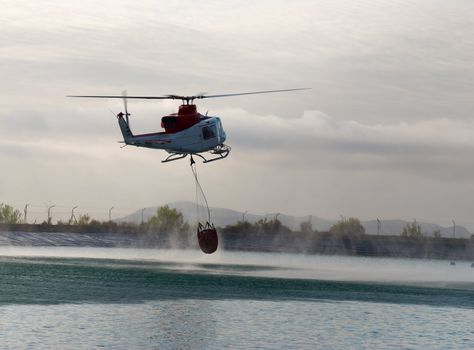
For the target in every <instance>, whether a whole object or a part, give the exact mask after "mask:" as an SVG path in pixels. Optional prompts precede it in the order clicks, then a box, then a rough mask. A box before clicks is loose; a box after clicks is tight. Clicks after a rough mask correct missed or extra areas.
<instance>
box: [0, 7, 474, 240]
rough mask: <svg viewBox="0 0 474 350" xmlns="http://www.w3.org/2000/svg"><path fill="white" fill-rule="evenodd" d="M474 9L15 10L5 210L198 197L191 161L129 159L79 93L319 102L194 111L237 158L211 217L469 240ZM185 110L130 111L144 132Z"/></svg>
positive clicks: (57, 213)
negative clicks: (438, 233)
mask: <svg viewBox="0 0 474 350" xmlns="http://www.w3.org/2000/svg"><path fill="white" fill-rule="evenodd" d="M472 13H474V3H473V2H472V1H469V0H452V1H441V0H432V1H423V0H399V1H397V0H395V1H394V0H390V1H389V0H365V1H351V2H348V1H342V0H327V1H325V0H321V1H315V0H295V1H282V0H272V1H270V0H260V1H248V0H230V1H217V0H215V1H211V0H203V1H199V2H197V1H186V0H184V1H172V0H166V1H156V0H153V1H151V0H150V1H147V0H144V1H140V2H139V3H138V2H136V1H129V0H114V1H107V0H103V1H90V0H81V1H71V0H61V1H59V0H58V1H47V0H45V1H36V2H31V1H23V0H15V1H9V0H3V1H2V11H1V13H0V28H1V34H0V39H1V40H0V76H1V77H2V83H1V84H0V93H1V99H0V101H1V105H0V164H1V169H2V171H1V176H0V203H7V204H11V205H13V206H15V207H16V208H18V209H20V210H23V207H24V205H25V204H29V205H30V207H29V210H30V211H29V220H30V221H33V220H35V219H36V220H39V221H41V220H43V219H44V218H45V216H46V212H47V208H48V207H49V206H52V205H54V206H55V207H54V208H52V212H53V218H54V219H61V218H67V217H68V216H69V215H70V213H71V209H72V207H74V206H78V208H77V209H76V212H75V213H76V215H78V214H80V213H88V214H90V215H91V216H93V217H96V218H99V219H104V218H107V217H108V213H109V209H110V208H112V207H113V208H114V209H113V210H112V212H111V213H112V216H114V217H120V216H123V215H126V214H128V213H130V212H132V211H134V210H137V209H140V208H144V207H151V206H157V205H162V204H165V203H168V202H174V201H181V200H189V201H193V200H194V198H195V185H194V182H193V177H192V173H191V170H190V167H189V163H188V161H187V160H185V161H181V162H172V163H167V164H162V163H161V162H160V161H161V160H162V159H163V158H164V157H165V156H166V153H165V152H164V151H159V150H149V149H141V148H134V147H125V148H120V144H119V143H117V141H119V140H121V134H120V131H119V129H118V126H117V124H116V118H115V117H114V116H113V115H112V113H118V112H120V111H121V110H123V106H122V102H121V101H120V100H86V99H71V98H66V97H65V96H66V95H74V94H100V95H104V94H105V95H108V94H112V95H114V94H120V93H121V91H122V90H124V89H126V90H127V91H128V93H129V94H130V95H164V94H185V95H189V94H196V93H201V92H207V93H212V94H221V93H234V92H246V91H255V90H269V89H287V88H299V87H311V88H312V89H311V90H305V91H297V92H288V93H278V94H268V95H254V96H240V97H229V98H222V99H209V100H203V101H198V109H199V110H200V111H201V112H202V113H205V112H206V111H208V112H209V115H217V116H219V117H220V118H221V120H222V122H223V125H224V128H225V130H226V133H227V137H228V139H227V141H226V143H227V144H228V145H230V146H231V147H232V152H231V154H230V155H229V157H228V158H226V159H225V160H222V161H218V162H213V163H210V164H198V173H199V177H200V179H201V183H202V186H203V187H204V190H205V191H206V195H207V198H208V201H209V204H210V205H211V206H215V207H226V208H230V209H235V210H238V211H249V212H255V213H263V214H265V213H286V214H292V215H301V216H303V215H310V214H312V215H317V216H320V217H324V218H329V219H331V218H339V217H340V216H341V215H342V216H345V217H350V216H352V217H358V218H360V219H361V220H370V219H375V218H380V219H382V220H383V219H404V220H409V221H411V220H413V219H415V218H416V219H417V220H419V221H428V222H432V223H437V224H440V225H444V226H449V225H451V224H452V220H455V222H456V224H457V225H464V226H466V227H468V228H469V229H470V230H472V231H474V216H473V213H474V210H473V209H474V208H473V202H474V159H473V155H474V114H473V112H472V111H473V110H474V98H473V91H474V89H473V88H474V63H473V62H474V17H473V16H472ZM178 105H179V103H178V102H177V101H153V102H150V101H130V102H129V111H130V112H131V113H132V116H131V127H132V130H133V131H134V132H135V133H141V132H154V131H160V119H161V116H163V115H166V114H169V113H172V112H175V111H176V110H177V108H178Z"/></svg>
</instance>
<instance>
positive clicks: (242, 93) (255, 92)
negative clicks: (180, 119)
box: [194, 88, 311, 99]
mask: <svg viewBox="0 0 474 350" xmlns="http://www.w3.org/2000/svg"><path fill="white" fill-rule="evenodd" d="M310 89H311V88H297V89H283V90H265V91H252V92H239V93H235V94H220V95H198V96H194V97H195V98H199V99H202V98H215V97H230V96H242V95H257V94H270V93H274V92H287V91H298V90H310Z"/></svg>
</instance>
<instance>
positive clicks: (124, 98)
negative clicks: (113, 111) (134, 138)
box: [122, 90, 130, 126]
mask: <svg viewBox="0 0 474 350" xmlns="http://www.w3.org/2000/svg"><path fill="white" fill-rule="evenodd" d="M122 101H123V105H124V107H125V120H126V121H127V124H128V125H129V126H130V122H129V120H128V116H129V115H130V113H128V108H127V107H128V103H127V90H123V91H122Z"/></svg>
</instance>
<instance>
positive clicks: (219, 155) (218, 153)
mask: <svg viewBox="0 0 474 350" xmlns="http://www.w3.org/2000/svg"><path fill="white" fill-rule="evenodd" d="M230 150H231V148H230V147H229V146H227V145H224V144H222V145H219V146H216V147H214V149H212V150H211V151H209V153H210V154H212V155H215V157H214V158H211V159H207V158H206V157H204V156H203V155H202V154H199V153H171V154H170V155H169V156H168V157H167V158H166V159H163V160H162V161H161V162H162V163H168V162H173V161H175V160H180V159H183V158H185V157H186V156H187V155H188V154H190V155H191V156H193V155H194V156H198V157H199V158H201V159H202V162H203V163H210V162H214V161H216V160H220V159H224V158H226V157H227V156H228V155H229V153H230Z"/></svg>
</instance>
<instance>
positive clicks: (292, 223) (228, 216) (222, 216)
mask: <svg viewBox="0 0 474 350" xmlns="http://www.w3.org/2000/svg"><path fill="white" fill-rule="evenodd" d="M167 205H168V206H170V207H171V208H175V209H177V210H179V211H180V212H181V213H183V216H184V219H185V220H186V221H187V222H189V223H194V222H196V221H197V220H196V216H197V215H196V205H195V204H194V203H192V202H186V201H181V202H173V203H168V204H167ZM157 208H158V206H157V207H150V208H145V209H144V210H143V220H144V221H147V220H148V219H149V218H150V217H151V216H153V215H154V214H155V213H156V210H157ZM202 210H203V208H201V209H200V211H202ZM210 210H211V218H212V221H213V222H214V224H215V225H216V226H218V227H224V226H227V225H232V224H235V223H237V222H238V221H242V218H243V215H244V213H243V212H240V211H236V210H232V209H227V208H216V207H211V208H210ZM276 215H277V213H270V214H266V215H262V214H255V213H245V220H246V221H248V222H251V223H254V222H256V221H258V220H260V219H264V218H267V219H273V218H275V216H276ZM310 218H311V223H312V225H313V229H314V230H317V231H328V230H329V228H330V227H331V226H332V225H333V224H334V223H335V222H336V220H328V219H324V218H321V217H318V216H316V215H311V216H310V215H307V216H292V215H286V214H278V220H280V221H281V223H282V224H283V225H285V226H287V227H289V228H290V229H291V230H293V231H298V230H299V228H300V225H301V223H302V222H305V221H308V220H309V219H310ZM116 221H117V222H133V223H140V222H141V221H142V210H137V211H135V212H133V213H131V214H130V215H127V216H125V217H122V218H120V219H117V220H116ZM361 223H362V225H363V226H364V227H365V230H366V233H368V234H374V235H375V234H377V220H368V221H362V222H361ZM407 224H408V221H404V220H382V222H381V229H380V234H385V235H399V234H400V233H401V232H402V230H403V228H404V227H405V226H406V225H407ZM418 224H419V225H420V226H421V231H422V232H423V233H426V234H427V235H432V233H433V232H434V231H437V230H439V231H440V234H441V236H442V237H453V227H452V226H448V227H443V226H440V225H436V224H431V223H426V222H418ZM470 237H471V233H470V232H469V231H468V230H467V229H466V228H465V227H463V226H456V238H470Z"/></svg>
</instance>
